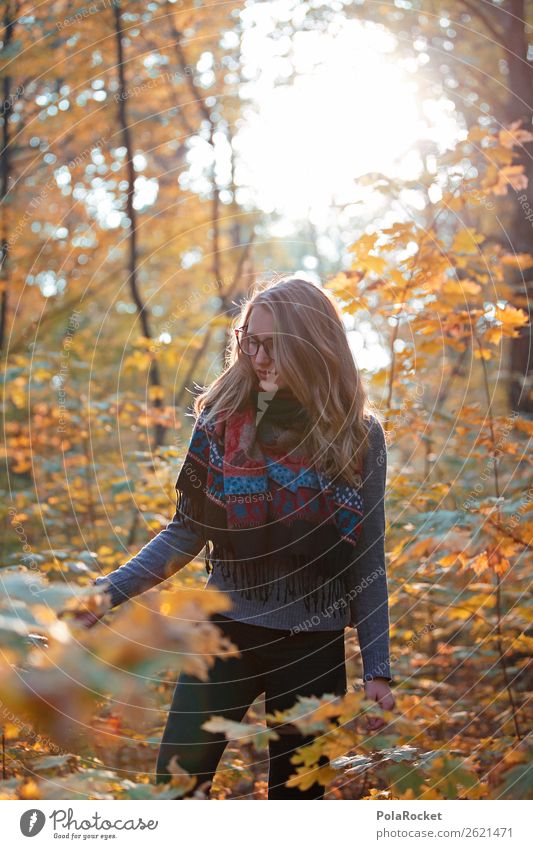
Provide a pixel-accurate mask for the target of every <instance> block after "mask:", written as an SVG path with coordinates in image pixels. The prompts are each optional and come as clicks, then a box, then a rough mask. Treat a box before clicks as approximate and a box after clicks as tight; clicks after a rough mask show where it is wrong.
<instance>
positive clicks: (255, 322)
mask: <svg viewBox="0 0 533 849" xmlns="http://www.w3.org/2000/svg"><path fill="white" fill-rule="evenodd" d="M273 332H274V316H273V315H272V313H271V312H270V310H268V309H266V308H265V307H263V306H261V305H260V304H258V305H257V306H255V307H253V309H252V311H251V313H250V317H249V319H248V336H253V337H254V339H257V341H258V342H270V351H271V357H272V358H271V357H269V356H268V355H267V353H266V352H265V349H264V347H263V346H262V345H260V346H259V350H258V351H257V354H255V356H253V357H250V358H249V359H250V362H251V364H252V368H253V370H254V371H255V373H256V375H257V378H258V380H259V386H260V387H261V389H262V390H263V391H264V392H274V391H275V390H276V389H281V388H282V387H283V386H285V385H286V384H285V382H284V380H283V378H282V377H281V376H280V375H279V374H278V373H277V371H276V364H275V362H274V359H273V357H274V353H273V347H274V339H273V336H272V334H273Z"/></svg>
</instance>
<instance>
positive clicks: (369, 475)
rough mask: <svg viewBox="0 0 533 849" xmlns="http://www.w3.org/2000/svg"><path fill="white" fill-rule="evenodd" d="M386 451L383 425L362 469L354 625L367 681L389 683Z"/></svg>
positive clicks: (375, 424) (373, 428)
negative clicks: (361, 508) (362, 509)
mask: <svg viewBox="0 0 533 849" xmlns="http://www.w3.org/2000/svg"><path fill="white" fill-rule="evenodd" d="M386 477H387V446H386V442H385V433H384V431H383V427H382V425H381V423H380V422H379V420H378V419H377V418H376V417H375V416H373V417H372V420H371V423H370V427H369V430H368V451H367V455H366V457H365V462H364V469H363V493H362V494H363V507H364V516H363V519H362V523H361V531H360V534H359V537H358V540H357V546H356V552H355V558H354V561H353V564H352V570H353V571H352V575H353V577H352V582H353V589H352V593H351V598H350V614H351V618H350V623H349V624H350V625H352V626H354V627H355V628H356V629H357V637H358V640H359V647H360V649H361V656H362V660H363V678H364V680H365V681H369V680H371V679H372V678H378V677H380V678H387V679H389V681H390V680H392V676H391V673H390V654H389V652H390V648H389V642H390V639H389V598H388V588H387V572H386V567H385V484H386Z"/></svg>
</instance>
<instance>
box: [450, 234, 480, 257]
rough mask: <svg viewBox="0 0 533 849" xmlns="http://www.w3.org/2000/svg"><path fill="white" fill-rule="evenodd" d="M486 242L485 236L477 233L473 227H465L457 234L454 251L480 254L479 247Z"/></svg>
mask: <svg viewBox="0 0 533 849" xmlns="http://www.w3.org/2000/svg"><path fill="white" fill-rule="evenodd" d="M484 240H485V236H483V235H482V234H481V233H477V232H476V231H475V230H474V229H473V228H472V227H465V228H464V229H463V230H459V232H458V233H456V235H455V238H454V240H453V245H452V251H457V253H462V254H474V253H477V252H478V247H477V246H478V245H479V244H481V242H483V241H484Z"/></svg>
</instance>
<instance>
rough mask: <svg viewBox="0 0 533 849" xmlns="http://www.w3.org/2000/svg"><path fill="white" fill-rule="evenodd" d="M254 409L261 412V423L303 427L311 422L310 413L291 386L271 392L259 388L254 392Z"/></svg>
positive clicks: (252, 399) (252, 401)
mask: <svg viewBox="0 0 533 849" xmlns="http://www.w3.org/2000/svg"><path fill="white" fill-rule="evenodd" d="M251 403H252V407H253V409H255V410H257V412H258V413H261V416H260V420H259V424H260V425H262V426H263V427H264V426H265V425H277V426H279V427H286V428H302V427H305V425H306V424H307V423H308V422H309V414H308V412H307V410H306V408H305V407H304V406H303V405H302V404H301V403H300V401H299V400H298V398H297V397H296V396H295V395H294V393H293V391H292V390H291V389H290V388H289V387H283V388H281V389H278V390H277V392H275V393H274V394H271V393H270V392H264V391H263V390H261V389H259V388H257V389H254V390H253V392H252V397H251Z"/></svg>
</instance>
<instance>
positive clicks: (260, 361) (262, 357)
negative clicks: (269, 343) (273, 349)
mask: <svg viewBox="0 0 533 849" xmlns="http://www.w3.org/2000/svg"><path fill="white" fill-rule="evenodd" d="M255 361H256V363H257V365H259V366H260V365H267V364H268V363H269V362H270V357H267V355H266V354H265V349H264V348H263V346H261V347H260V348H259V351H258V352H257V354H256V355H255Z"/></svg>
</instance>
